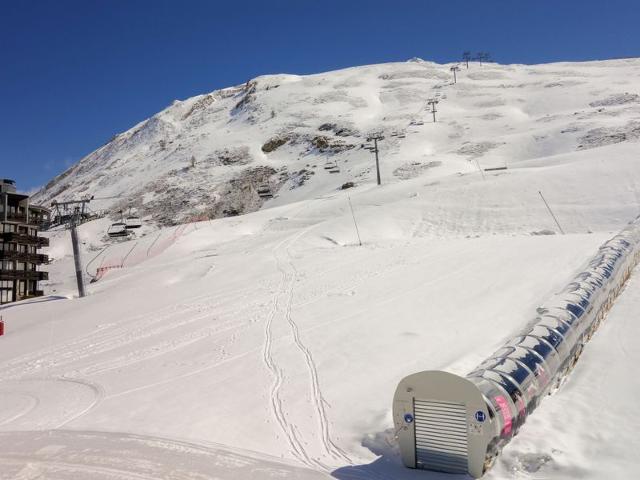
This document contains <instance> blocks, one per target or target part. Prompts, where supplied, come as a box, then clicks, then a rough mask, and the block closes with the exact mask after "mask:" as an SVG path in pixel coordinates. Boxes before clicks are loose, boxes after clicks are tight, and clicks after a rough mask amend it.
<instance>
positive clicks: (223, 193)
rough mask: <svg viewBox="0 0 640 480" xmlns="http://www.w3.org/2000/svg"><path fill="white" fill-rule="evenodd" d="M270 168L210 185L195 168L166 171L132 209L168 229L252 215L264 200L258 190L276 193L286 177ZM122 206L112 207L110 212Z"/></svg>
mask: <svg viewBox="0 0 640 480" xmlns="http://www.w3.org/2000/svg"><path fill="white" fill-rule="evenodd" d="M276 173H277V172H276V170H274V169H273V168H271V167H264V166H261V167H252V168H245V169H244V170H241V171H240V172H238V173H237V174H235V175H234V176H233V177H232V178H230V179H229V180H227V181H224V182H221V183H219V184H215V185H210V184H207V183H206V181H199V180H200V179H201V172H199V171H198V168H185V169H182V170H180V171H174V172H170V174H169V175H167V176H165V177H163V178H161V179H160V180H158V181H156V182H153V183H152V184H151V185H150V186H149V188H148V189H147V190H146V191H145V192H140V193H141V195H139V196H140V197H141V196H143V194H152V195H153V199H152V200H150V201H147V202H146V203H141V202H139V203H136V204H135V208H136V209H137V211H138V212H140V213H141V214H142V216H149V215H150V216H151V218H152V220H153V221H154V222H156V223H158V224H159V225H163V226H169V225H177V224H180V223H185V222H188V221H189V220H190V219H193V218H198V219H200V220H203V219H213V218H221V217H231V216H236V215H242V214H245V213H249V212H254V211H256V210H258V209H260V207H261V206H262V204H263V203H264V202H265V199H264V198H262V197H261V196H260V195H259V193H258V190H259V189H260V188H261V187H263V186H265V185H268V186H269V189H270V191H271V192H273V193H275V192H277V191H278V190H279V189H280V187H281V186H282V184H283V183H284V182H285V181H287V180H288V176H286V175H284V176H276V175H275V174H276ZM119 207H122V206H116V209H115V210H114V211H117V209H118V208H119Z"/></svg>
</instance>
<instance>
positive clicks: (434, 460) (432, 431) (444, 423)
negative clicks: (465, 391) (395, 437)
mask: <svg viewBox="0 0 640 480" xmlns="http://www.w3.org/2000/svg"><path fill="white" fill-rule="evenodd" d="M413 409H414V417H415V429H416V468H422V469H425V470H437V471H440V472H449V473H467V471H468V460H467V455H468V452H467V419H466V413H467V410H466V408H465V406H464V405H463V404H461V403H452V402H443V401H430V400H414V404H413Z"/></svg>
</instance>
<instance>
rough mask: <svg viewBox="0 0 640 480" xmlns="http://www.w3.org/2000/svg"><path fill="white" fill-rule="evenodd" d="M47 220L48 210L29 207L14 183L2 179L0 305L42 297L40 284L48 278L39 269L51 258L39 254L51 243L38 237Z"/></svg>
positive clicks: (0, 185)
mask: <svg viewBox="0 0 640 480" xmlns="http://www.w3.org/2000/svg"><path fill="white" fill-rule="evenodd" d="M48 218H49V210H48V209H46V208H44V207H39V206H36V205H30V204H29V196H28V195H24V194H20V193H17V192H16V186H15V182H14V181H13V180H9V179H0V304H4V303H9V302H16V301H18V300H24V299H25V298H31V297H38V296H41V295H43V292H42V290H40V289H39V288H38V282H40V281H42V280H48V278H49V274H48V273H47V272H44V271H42V270H41V267H40V266H41V265H42V264H46V263H48V261H49V258H48V257H47V255H43V254H41V253H39V250H40V249H41V248H42V247H48V246H49V239H48V238H44V237H40V236H38V228H39V225H41V224H42V223H44V222H45V221H46V220H48Z"/></svg>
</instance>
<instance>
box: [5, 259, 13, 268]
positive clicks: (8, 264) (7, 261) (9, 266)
mask: <svg viewBox="0 0 640 480" xmlns="http://www.w3.org/2000/svg"><path fill="white" fill-rule="evenodd" d="M2 269H3V270H14V268H13V262H11V261H9V260H4V261H3V262H2Z"/></svg>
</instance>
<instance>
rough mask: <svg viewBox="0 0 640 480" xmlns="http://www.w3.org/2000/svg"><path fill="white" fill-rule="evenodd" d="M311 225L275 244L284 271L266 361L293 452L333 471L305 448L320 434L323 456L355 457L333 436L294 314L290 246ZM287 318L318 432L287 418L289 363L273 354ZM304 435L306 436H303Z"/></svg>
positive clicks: (268, 327) (268, 329) (276, 410)
mask: <svg viewBox="0 0 640 480" xmlns="http://www.w3.org/2000/svg"><path fill="white" fill-rule="evenodd" d="M312 228H313V226H311V227H307V228H305V229H304V230H302V231H300V232H298V233H296V234H294V235H292V236H290V237H287V238H285V239H284V240H283V241H281V242H280V243H278V244H277V245H276V246H275V247H274V248H273V251H272V254H273V256H274V259H275V261H276V266H277V268H278V270H279V271H280V273H281V281H280V285H279V287H278V289H277V291H276V293H275V294H274V296H273V303H272V308H271V311H270V312H269V314H268V316H267V320H266V322H265V342H264V349H263V361H264V363H265V365H266V367H267V369H268V370H269V372H270V373H271V375H272V377H273V384H272V387H271V408H272V413H273V416H274V418H275V419H276V422H277V423H278V425H279V427H280V429H281V430H282V432H283V433H284V435H285V436H286V438H287V442H288V443H289V445H290V447H291V453H292V454H293V455H294V456H295V457H296V458H298V459H299V460H300V461H301V462H302V463H303V464H305V465H308V466H310V467H312V468H320V469H321V470H322V471H326V472H329V471H331V468H329V467H328V466H327V465H326V464H324V463H322V462H321V461H319V460H318V459H317V458H314V457H312V454H311V453H310V452H308V451H307V448H305V446H304V445H309V444H311V443H314V442H315V439H317V438H319V439H320V441H321V446H320V449H321V451H322V456H323V457H325V456H328V457H329V458H331V459H332V461H333V462H334V463H335V462H340V463H344V462H347V463H348V464H352V461H351V459H350V458H349V456H348V455H347V453H346V452H345V451H344V450H342V449H340V448H339V447H338V446H337V445H336V444H335V443H334V441H333V440H332V439H331V435H330V427H329V421H328V419H327V414H326V410H325V404H326V400H325V399H324V397H323V396H322V390H321V388H320V380H319V375H318V370H317V367H316V364H315V362H314V360H313V355H312V353H311V351H310V350H309V348H308V347H307V346H306V345H305V344H304V343H303V341H302V338H301V336H300V330H299V327H298V325H297V323H296V322H295V320H294V318H293V315H292V305H293V296H294V295H293V294H294V289H295V284H296V282H297V280H298V274H297V271H296V269H295V266H294V265H293V260H292V258H291V252H290V249H291V247H292V245H293V244H294V243H295V242H296V241H297V240H298V239H300V237H302V236H303V235H305V234H306V233H307V232H308V231H309V230H311V229H312ZM284 322H286V324H287V325H288V328H289V333H290V335H291V337H290V338H291V339H292V341H293V342H292V343H293V345H294V346H295V348H296V349H297V350H298V352H299V353H300V354H301V355H302V357H303V358H304V364H305V365H306V368H307V373H308V375H309V378H310V384H311V388H310V397H311V399H312V406H311V407H312V408H311V409H312V412H311V413H308V414H305V415H313V416H315V417H316V420H317V423H318V432H304V434H302V433H300V431H299V430H298V429H297V427H296V426H295V425H296V424H298V423H299V422H297V421H295V420H290V419H289V418H287V417H288V416H289V415H292V413H291V412H288V411H286V410H285V407H284V403H285V402H284V399H283V392H282V388H283V385H284V384H285V382H286V374H285V369H286V366H285V365H284V364H279V363H278V362H277V360H276V359H275V357H274V338H273V330H274V327H275V325H276V324H282V323H284ZM281 348H284V347H281ZM303 436H304V439H303V438H301V437H303Z"/></svg>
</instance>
